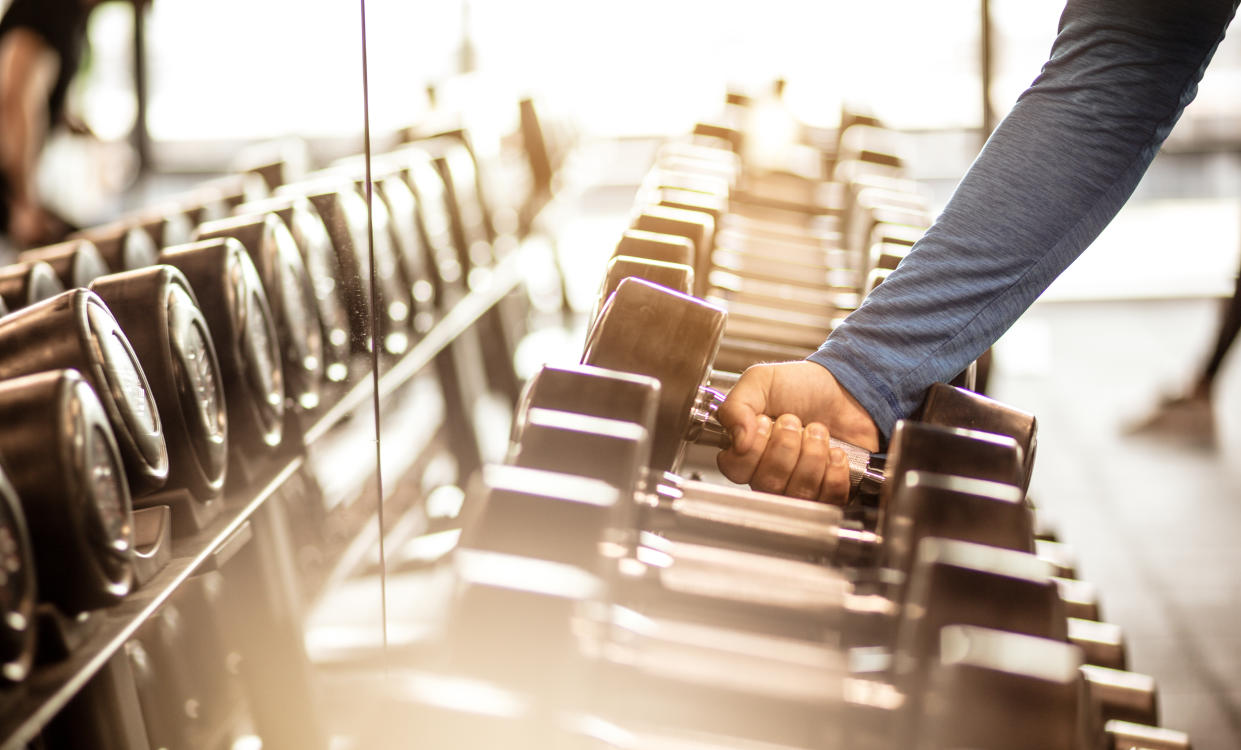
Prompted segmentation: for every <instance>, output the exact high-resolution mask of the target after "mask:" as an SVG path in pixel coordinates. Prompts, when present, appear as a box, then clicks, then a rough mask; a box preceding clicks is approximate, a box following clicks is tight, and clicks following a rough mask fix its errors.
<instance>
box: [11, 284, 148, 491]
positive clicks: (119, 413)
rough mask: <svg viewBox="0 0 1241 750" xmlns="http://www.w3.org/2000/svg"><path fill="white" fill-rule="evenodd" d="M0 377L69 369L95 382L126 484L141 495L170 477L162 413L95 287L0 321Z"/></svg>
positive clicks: (137, 363) (119, 329)
mask: <svg viewBox="0 0 1241 750" xmlns="http://www.w3.org/2000/svg"><path fill="white" fill-rule="evenodd" d="M0 341H3V347H2V348H0V378H10V377H16V376H19V375H27V374H31V373H36V372H43V371H46V370H52V369H60V368H73V369H76V370H78V372H80V373H81V374H82V376H83V377H84V378H85V379H86V380H87V381H88V382H89V383H90V384H91V386H93V387H94V389H95V392H96V393H97V394H98V396H99V400H100V401H101V402H102V403H103V408H104V412H105V413H106V414H107V415H108V420H109V421H110V422H111V424H112V432H113V433H114V434H115V441H116V443H117V444H118V445H119V446H120V450H121V456H122V458H123V460H124V463H125V474H126V478H127V479H128V481H129V486H130V487H131V488H133V489H134V491H135V492H146V491H149V490H153V489H156V488H158V487H160V486H161V485H163V483H164V481H165V480H166V479H167V478H168V450H167V447H166V446H165V444H164V432H163V426H162V423H161V421H160V415H159V410H158V409H157V407H156V405H155V400H154V399H153V398H152V396H151V386H150V384H149V383H148V382H147V378H146V374H145V373H144V372H143V369H142V365H141V364H139V359H138V356H137V355H136V354H135V353H134V350H133V347H132V346H131V344H130V343H129V339H128V338H126V336H125V334H124V332H123V331H122V330H121V327H120V325H119V324H118V323H117V321H116V318H115V317H113V315H112V312H111V311H110V310H108V307H107V305H105V304H104V303H103V301H102V300H101V299H100V298H99V297H98V296H97V295H96V294H94V293H93V292H90V291H87V290H86V289H71V290H69V291H67V292H62V293H61V294H59V295H57V296H55V297H53V298H51V299H48V300H44V301H43V302H39V303H37V304H34V305H31V306H29V307H26V308H24V309H22V310H18V311H17V312H15V313H12V314H10V315H8V316H6V317H4V318H0Z"/></svg>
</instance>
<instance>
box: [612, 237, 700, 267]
mask: <svg viewBox="0 0 1241 750" xmlns="http://www.w3.org/2000/svg"><path fill="white" fill-rule="evenodd" d="M619 255H628V256H631V257H634V258H647V259H649V260H655V261H661V262H663V263H675V264H679V265H683V266H689V267H691V268H692V267H693V266H694V242H693V240H691V239H689V238H688V237H682V236H680V235H677V234H664V233H662V232H647V231H644V230H641V229H626V230H625V233H624V234H623V235H621V238H620V242H617V243H616V249H615V250H614V251H613V252H612V257H617V256H619Z"/></svg>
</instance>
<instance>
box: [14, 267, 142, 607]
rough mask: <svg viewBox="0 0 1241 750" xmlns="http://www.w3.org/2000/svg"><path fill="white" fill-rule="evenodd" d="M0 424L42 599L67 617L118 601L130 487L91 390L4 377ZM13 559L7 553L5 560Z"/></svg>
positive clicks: (129, 582)
mask: <svg viewBox="0 0 1241 750" xmlns="http://www.w3.org/2000/svg"><path fill="white" fill-rule="evenodd" d="M73 294H75V295H79V296H81V295H87V294H89V292H86V291H84V290H83V291H80V292H76V293H73ZM0 420H2V421H3V423H4V424H5V425H6V429H5V430H2V431H0V456H2V457H3V461H4V465H5V467H6V470H7V473H8V476H9V478H10V479H11V480H12V490H13V491H14V492H15V493H16V495H17V497H18V498H19V499H20V502H21V509H22V512H23V515H24V516H25V519H26V524H27V527H28V529H29V532H30V543H31V548H32V549H33V551H34V553H33V557H34V570H35V573H36V574H37V580H38V591H39V598H40V601H45V602H49V603H51V604H53V605H55V606H56V608H57V609H58V610H59V611H60V612H62V613H64V614H65V615H69V616H72V615H76V614H78V613H79V612H84V611H87V610H91V609H96V608H99V607H105V606H108V605H111V604H115V603H116V602H118V601H120V600H121V599H122V598H123V597H124V596H125V595H126V594H128V593H129V591H130V588H131V587H132V586H133V584H134V569H133V521H132V516H131V510H130V507H131V506H130V494H129V485H128V483H127V482H126V481H125V473H124V470H123V468H122V463H121V456H120V454H119V451H118V448H117V443H116V441H115V439H114V438H113V434H112V428H111V427H110V425H109V419H108V417H107V414H106V412H105V409H104V406H103V405H102V404H101V403H100V400H99V399H98V398H97V397H96V392H95V390H94V389H92V388H91V387H90V384H89V383H88V382H87V381H86V380H85V379H84V378H83V377H82V376H81V375H80V374H79V373H78V372H77V371H75V370H53V371H48V372H41V373H37V374H33V375H26V376H21V377H8V378H5V379H4V380H3V381H2V382H0ZM19 543H20V542H19ZM18 555H20V552H18V551H15V550H13V549H12V548H11V549H10V553H9V555H8V556H7V557H8V559H9V560H10V562H16V561H20V557H19V556H18ZM13 575H14V576H22V575H28V572H26V573H24V572H23V571H22V569H21V568H18V569H16V570H14V571H13ZM15 623H16V621H10V622H8V623H7V627H9V628H12V627H13V625H14V624H15ZM30 627H33V623H32V624H31V625H30Z"/></svg>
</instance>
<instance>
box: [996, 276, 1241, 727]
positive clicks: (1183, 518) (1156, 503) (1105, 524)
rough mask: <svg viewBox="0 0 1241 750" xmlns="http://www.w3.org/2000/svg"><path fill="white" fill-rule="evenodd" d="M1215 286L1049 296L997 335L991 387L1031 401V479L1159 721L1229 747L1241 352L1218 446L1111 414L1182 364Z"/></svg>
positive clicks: (1236, 693) (1223, 404) (1228, 380)
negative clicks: (1204, 291)
mask: <svg viewBox="0 0 1241 750" xmlns="http://www.w3.org/2000/svg"><path fill="white" fill-rule="evenodd" d="M1215 316H1216V303H1215V302H1214V301H1212V300H1202V299H1199V300H1182V301H1172V300H1168V301H1159V302H1151V301H1143V302H1094V303H1045V304H1041V305H1036V306H1035V307H1034V308H1033V309H1032V310H1031V311H1030V312H1029V313H1027V315H1026V317H1025V318H1023V319H1022V320H1021V321H1019V322H1018V324H1017V325H1016V326H1015V327H1014V328H1013V330H1012V331H1010V333H1009V335H1008V336H1007V337H1006V338H1005V339H1004V340H1002V341H1001V343H1000V345H999V348H998V350H997V362H998V364H997V371H996V380H995V383H994V388H993V391H994V394H995V395H996V396H997V397H998V398H1000V399H1002V400H1005V401H1008V402H1009V403H1012V404H1015V405H1018V406H1021V407H1023V408H1026V409H1029V410H1031V411H1033V412H1035V413H1036V414H1037V415H1038V417H1039V419H1040V421H1041V427H1040V447H1039V454H1038V460H1037V465H1036V469H1035V475H1034V481H1033V485H1032V494H1033V496H1034V497H1035V499H1036V501H1037V502H1038V503H1039V504H1040V506H1042V508H1043V512H1044V513H1045V514H1046V515H1047V516H1048V517H1050V518H1052V519H1053V520H1054V521H1055V522H1056V525H1057V526H1058V528H1059V531H1060V535H1061V538H1062V540H1063V541H1066V542H1068V543H1070V544H1071V545H1073V547H1074V548H1075V549H1076V550H1077V552H1078V557H1079V560H1080V566H1079V568H1080V574H1081V577H1082V578H1084V579H1086V580H1088V581H1091V582H1093V583H1095V584H1097V585H1098V587H1099V589H1100V592H1101V596H1102V600H1103V605H1104V617H1105V618H1106V619H1108V620H1111V621H1113V622H1116V623H1119V624H1121V625H1122V626H1124V628H1125V629H1126V632H1127V635H1128V637H1129V642H1130V655H1131V668H1133V669H1135V670H1137V671H1141V672H1146V673H1149V674H1152V675H1154V676H1155V677H1156V678H1157V680H1158V683H1159V686H1160V690H1161V698H1162V706H1163V722H1162V723H1163V724H1164V725H1165V726H1169V727H1172V728H1177V729H1183V730H1186V731H1188V732H1189V733H1190V735H1191V737H1192V739H1193V740H1194V746H1195V747H1196V748H1198V750H1229V749H1231V748H1237V747H1241V631H1239V630H1238V624H1239V623H1241V546H1239V545H1238V538H1239V537H1241V502H1239V501H1241V359H1238V358H1237V357H1236V356H1235V355H1234V357H1233V360H1232V361H1231V362H1228V363H1226V364H1225V369H1224V371H1223V373H1222V375H1221V377H1220V380H1219V383H1218V387H1217V394H1216V403H1215V410H1214V411H1215V415H1216V420H1217V421H1216V424H1217V432H1218V436H1219V437H1218V442H1217V446H1216V448H1215V449H1214V450H1204V449H1201V448H1194V447H1191V446H1188V445H1186V444H1184V443H1182V442H1179V441H1177V440H1175V439H1172V438H1158V437H1150V436H1144V437H1142V438H1135V437H1130V436H1126V435H1125V434H1124V432H1123V430H1122V425H1123V424H1124V423H1125V422H1126V421H1128V420H1130V419H1132V418H1133V417H1135V416H1138V415H1140V414H1142V412H1143V411H1144V409H1146V408H1148V407H1149V406H1150V404H1151V403H1153V401H1154V399H1155V397H1156V395H1157V394H1158V393H1160V392H1161V391H1166V390H1169V389H1172V388H1174V387H1176V386H1177V385H1178V384H1180V383H1182V382H1183V381H1184V380H1185V379H1187V378H1188V377H1190V375H1191V373H1192V371H1193V368H1194V367H1195V366H1196V365H1197V364H1198V362H1199V360H1200V359H1201V357H1202V356H1203V353H1204V352H1205V351H1206V349H1207V347H1208V341H1209V340H1210V339H1211V337H1212V336H1213V335H1214V325H1215V320H1216V319H1215Z"/></svg>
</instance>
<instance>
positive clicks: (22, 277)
mask: <svg viewBox="0 0 1241 750" xmlns="http://www.w3.org/2000/svg"><path fill="white" fill-rule="evenodd" d="M63 291H65V285H64V284H62V283H60V278H59V277H57V276H56V272H55V271H54V270H52V267H51V266H49V265H48V264H47V263H44V262H43V261H30V262H27V263H13V264H11V265H7V266H5V267H3V268H0V299H3V300H4V304H5V309H6V311H8V310H20V309H21V308H23V307H25V306H27V305H33V304H34V303H36V302H38V301H40V300H45V299H48V298H49V297H55V296H56V295H58V294H60V293H61V292H63Z"/></svg>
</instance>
